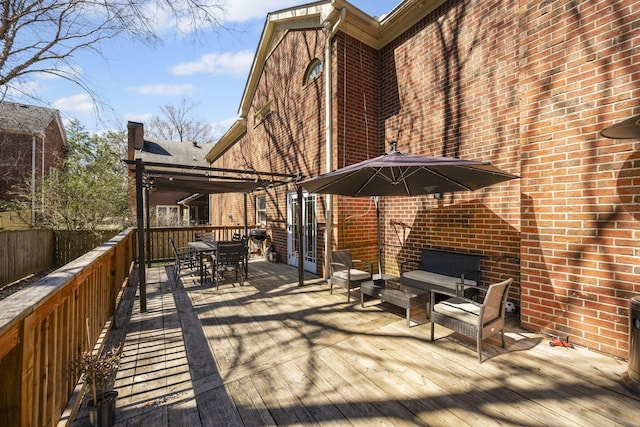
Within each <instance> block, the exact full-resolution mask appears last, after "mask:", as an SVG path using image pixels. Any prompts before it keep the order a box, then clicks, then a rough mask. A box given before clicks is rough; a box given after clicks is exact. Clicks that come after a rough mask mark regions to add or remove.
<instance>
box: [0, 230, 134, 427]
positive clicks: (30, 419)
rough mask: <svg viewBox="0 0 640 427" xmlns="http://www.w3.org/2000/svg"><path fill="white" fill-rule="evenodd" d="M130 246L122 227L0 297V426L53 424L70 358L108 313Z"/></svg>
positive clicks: (130, 236) (67, 382)
mask: <svg viewBox="0 0 640 427" xmlns="http://www.w3.org/2000/svg"><path fill="white" fill-rule="evenodd" d="M135 247H136V246H135V233H134V230H133V229H129V230H126V231H123V232H122V233H120V234H119V235H117V236H116V237H114V238H113V239H111V240H109V241H108V242H107V243H105V244H103V245H101V246H99V247H97V248H96V249H94V250H92V251H91V252H89V253H87V254H85V255H83V256H81V257H80V258H78V259H76V260H74V261H72V262H71V263H69V264H67V265H65V266H63V267H61V268H59V269H58V270H56V271H55V272H53V273H52V274H50V275H48V276H46V277H44V278H42V279H41V280H39V281H38V282H36V283H34V284H33V285H31V286H29V287H27V288H25V289H23V290H21V291H19V292H17V293H15V294H13V295H11V296H9V297H8V298H6V299H4V300H2V301H0V425H2V426H53V425H57V423H58V421H59V420H60V416H61V414H62V412H63V410H64V409H65V407H66V406H67V401H68V399H69V396H70V395H71V394H72V392H73V390H74V388H75V387H76V383H77V380H78V378H77V377H76V376H74V375H72V374H71V373H70V362H71V361H72V360H74V359H77V358H78V357H79V356H80V355H81V354H82V352H84V351H87V350H92V349H93V346H94V343H95V342H96V341H97V340H98V338H99V336H100V334H101V332H102V330H103V328H104V326H105V324H107V322H108V320H109V318H110V317H111V316H112V315H113V313H114V311H115V305H116V297H117V295H118V293H119V291H120V289H121V288H122V287H123V285H124V284H125V283H126V279H127V276H128V275H129V270H130V266H131V265H132V261H133V260H134V258H135V250H134V249H135ZM86 319H88V324H89V331H90V332H89V333H87V326H86V325H87V320H86ZM87 335H90V336H91V340H92V342H88V341H89V340H88V339H87Z"/></svg>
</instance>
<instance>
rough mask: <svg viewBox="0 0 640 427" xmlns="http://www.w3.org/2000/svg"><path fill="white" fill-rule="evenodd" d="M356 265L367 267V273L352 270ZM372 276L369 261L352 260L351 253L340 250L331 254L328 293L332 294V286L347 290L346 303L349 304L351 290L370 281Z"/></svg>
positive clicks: (371, 265)
mask: <svg viewBox="0 0 640 427" xmlns="http://www.w3.org/2000/svg"><path fill="white" fill-rule="evenodd" d="M356 263H358V264H363V265H367V266H368V270H369V271H363V270H358V269H356V268H354V265H355V264H356ZM372 276H373V264H372V263H371V262H369V261H363V260H359V259H352V258H351V251H350V250H349V249H341V250H338V251H332V252H331V279H330V281H331V285H330V286H331V288H330V289H329V292H330V293H333V287H334V286H339V287H342V288H347V302H350V301H351V289H352V288H359V287H360V285H361V284H362V283H363V282H366V281H369V280H371V277H372Z"/></svg>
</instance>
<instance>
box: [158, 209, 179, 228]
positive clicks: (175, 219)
mask: <svg viewBox="0 0 640 427" xmlns="http://www.w3.org/2000/svg"><path fill="white" fill-rule="evenodd" d="M178 226H180V208H179V207H178V206H160V205H158V206H156V227H178Z"/></svg>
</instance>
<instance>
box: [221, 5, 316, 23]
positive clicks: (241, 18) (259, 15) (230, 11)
mask: <svg viewBox="0 0 640 427" xmlns="http://www.w3.org/2000/svg"><path fill="white" fill-rule="evenodd" d="M303 3H304V2H301V1H300V0H233V1H231V0H229V4H228V5H227V6H226V7H225V13H224V20H225V22H247V21H250V20H252V19H260V20H264V19H265V17H266V16H267V13H269V12H275V11H278V10H281V9H286V8H289V7H293V6H299V5H301V4H303Z"/></svg>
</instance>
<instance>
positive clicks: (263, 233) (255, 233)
mask: <svg viewBox="0 0 640 427" xmlns="http://www.w3.org/2000/svg"><path fill="white" fill-rule="evenodd" d="M249 238H250V239H251V241H252V242H253V243H262V242H264V241H265V239H266V238H267V230H259V229H255V230H251V231H250V232H249Z"/></svg>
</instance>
